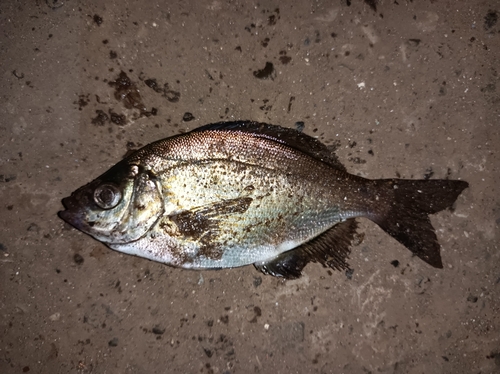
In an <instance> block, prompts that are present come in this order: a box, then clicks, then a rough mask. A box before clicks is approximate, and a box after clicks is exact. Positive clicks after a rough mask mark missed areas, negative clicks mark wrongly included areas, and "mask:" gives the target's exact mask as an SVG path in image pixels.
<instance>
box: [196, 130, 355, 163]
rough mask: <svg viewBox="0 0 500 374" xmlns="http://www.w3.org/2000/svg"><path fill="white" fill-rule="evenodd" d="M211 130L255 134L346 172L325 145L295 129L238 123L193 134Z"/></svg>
mask: <svg viewBox="0 0 500 374" xmlns="http://www.w3.org/2000/svg"><path fill="white" fill-rule="evenodd" d="M209 130H217V131H235V132H244V133H250V134H254V135H255V136H257V137H263V138H266V139H271V140H274V141H276V142H279V143H282V144H286V145H287V146H289V147H291V148H294V149H296V150H298V151H300V152H302V153H305V154H307V155H309V156H311V157H313V158H315V159H317V160H320V161H322V162H324V163H326V164H328V165H330V166H332V167H334V168H335V169H338V170H342V171H346V169H345V167H344V165H342V164H341V163H340V161H339V160H338V158H337V156H336V155H335V154H334V153H333V152H332V151H331V150H329V149H328V148H327V147H326V146H325V145H324V144H323V143H321V142H320V141H319V140H317V139H315V138H313V137H311V136H309V135H306V134H304V133H302V132H299V131H297V130H295V129H289V128H286V127H281V126H276V125H270V124H267V123H261V122H254V121H237V122H217V123H212V124H209V125H205V126H202V127H199V128H196V129H194V130H193V132H199V131H209Z"/></svg>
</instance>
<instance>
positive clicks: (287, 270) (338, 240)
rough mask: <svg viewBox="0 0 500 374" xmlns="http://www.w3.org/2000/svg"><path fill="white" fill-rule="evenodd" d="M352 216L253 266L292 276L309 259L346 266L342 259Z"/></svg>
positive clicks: (352, 226) (353, 230)
mask: <svg viewBox="0 0 500 374" xmlns="http://www.w3.org/2000/svg"><path fill="white" fill-rule="evenodd" d="M356 229H357V223H356V220H355V219H354V218H352V219H348V220H346V221H344V222H341V223H339V224H337V225H335V226H333V227H332V228H331V229H329V230H327V231H325V232H324V233H322V234H321V235H319V236H317V237H315V238H313V239H311V240H310V241H308V242H306V243H304V244H302V245H301V246H299V247H297V248H295V249H292V250H290V251H287V252H284V253H281V254H280V255H278V256H276V257H275V258H273V259H272V260H270V261H268V262H266V263H263V264H254V266H255V267H256V268H257V269H258V270H260V271H261V272H263V273H264V274H268V275H272V276H275V277H283V278H286V279H296V278H299V277H300V276H301V275H302V269H304V267H305V266H306V265H307V264H308V263H309V262H319V263H320V264H322V265H323V266H325V267H330V268H332V269H335V270H347V269H349V265H348V264H347V262H346V260H347V258H348V256H349V253H350V252H351V251H350V246H351V243H352V242H353V241H354V238H355V235H356Z"/></svg>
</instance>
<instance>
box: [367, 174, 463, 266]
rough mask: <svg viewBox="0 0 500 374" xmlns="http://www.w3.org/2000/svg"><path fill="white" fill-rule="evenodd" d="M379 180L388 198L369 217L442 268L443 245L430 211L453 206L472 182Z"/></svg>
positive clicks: (422, 257)
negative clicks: (439, 241)
mask: <svg viewBox="0 0 500 374" xmlns="http://www.w3.org/2000/svg"><path fill="white" fill-rule="evenodd" d="M376 183H377V184H379V187H380V188H382V191H383V190H385V191H384V192H385V193H384V192H382V191H381V190H379V191H380V192H381V194H380V195H381V197H382V199H383V200H385V201H384V202H383V206H384V209H380V210H381V211H382V212H383V213H377V212H375V214H373V215H372V216H371V217H370V218H371V219H372V220H373V221H374V222H375V223H377V224H378V225H379V226H380V227H381V228H382V229H383V230H384V231H385V232H386V233H388V234H389V235H391V236H392V237H393V238H394V239H396V240H397V241H399V242H400V243H401V244H403V245H404V246H405V247H406V248H408V249H409V250H410V251H412V252H413V254H414V255H416V256H418V257H420V258H421V259H422V260H424V261H425V262H427V263H428V264H429V265H431V266H433V267H435V268H440V269H441V268H442V267H443V263H442V261H441V254H440V245H439V243H438V241H437V237H436V233H435V232H434V228H433V227H432V224H431V221H430V219H429V214H434V213H437V212H439V211H441V210H444V209H447V208H450V207H451V206H452V205H453V203H454V202H455V200H456V199H457V198H458V196H459V195H460V193H461V192H462V191H463V190H464V189H465V188H467V186H468V185H469V184H468V183H467V182H465V181H459V180H402V179H384V180H378V181H376ZM383 197H386V198H383Z"/></svg>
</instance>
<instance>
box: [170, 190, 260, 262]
mask: <svg viewBox="0 0 500 374" xmlns="http://www.w3.org/2000/svg"><path fill="white" fill-rule="evenodd" d="M252 201H253V199H252V198H250V197H243V198H236V199H232V200H225V201H222V202H217V203H214V204H209V205H206V206H202V207H199V208H195V209H193V210H185V211H182V212H179V213H177V214H173V215H171V216H170V217H169V218H170V220H171V221H172V222H173V223H175V225H176V226H177V232H178V234H179V235H181V236H184V237H189V238H191V239H192V240H199V241H200V243H201V244H202V248H201V249H200V254H201V255H203V256H205V257H207V258H211V259H219V258H220V257H221V256H222V254H223V252H222V250H221V249H220V247H221V246H220V243H219V241H218V234H219V222H220V220H221V219H222V216H225V215H229V214H238V213H244V212H245V211H246V210H247V209H248V207H249V206H250V204H251V203H252ZM169 228H170V227H169ZM170 229H171V228H170Z"/></svg>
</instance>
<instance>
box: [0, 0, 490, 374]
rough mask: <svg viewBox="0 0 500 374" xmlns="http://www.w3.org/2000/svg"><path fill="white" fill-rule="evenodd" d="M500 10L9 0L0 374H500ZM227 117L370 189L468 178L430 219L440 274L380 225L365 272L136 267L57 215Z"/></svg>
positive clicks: (369, 233)
mask: <svg viewBox="0 0 500 374" xmlns="http://www.w3.org/2000/svg"><path fill="white" fill-rule="evenodd" d="M499 12H500V4H499V3H498V2H497V1H477V2H467V3H466V2H456V1H451V0H449V1H444V0H440V1H425V2H421V1H419V2H412V1H404V0H398V1H385V0H380V1H354V0H352V1H344V0H342V1H334V2H320V1H314V2H300V1H295V2H287V3H283V2H279V1H260V2H250V1H249V2H229V3H226V2H223V1H208V2H201V1H200V2H196V1H189V0H188V1H178V2H173V1H172V2H168V3H167V2H160V1H158V2H156V1H150V2H142V1H135V0H130V1H126V2H123V1H108V2H105V3H101V2H98V1H89V2H79V1H64V2H63V1H59V0H37V1H31V2H29V3H28V2H26V3H23V2H13V1H5V2H1V3H0V23H1V24H2V30H1V33H2V35H1V39H0V48H1V54H0V65H1V67H2V74H1V78H0V79H1V96H0V100H1V105H0V140H1V148H0V155H1V159H0V165H1V171H0V174H1V175H0V197H1V206H0V209H1V212H2V213H1V215H0V276H1V292H0V300H1V303H0V312H1V318H0V372H1V373H27V372H29V373H498V372H500V323H499V322H500V292H499V290H500V266H499V265H500V252H499V224H500V203H499V199H498V196H499V188H498V185H499V183H500V177H499V173H498V168H499V165H500V160H499V150H500V135H499V134H500V131H499V121H500V118H499V114H500V96H499V95H500V93H499V86H500V85H499V76H498V74H499V71H498V69H499V65H498V61H499V59H500V53H499V50H500V48H499V46H500V41H499V38H500V23H499V22H497V21H498V16H499ZM121 72H124V73H125V74H126V76H127V77H128V78H129V79H130V82H131V84H132V85H133V88H130V87H129V88H130V90H129V91H127V88H125V89H122V90H120V91H119V94H116V95H115V93H116V92H118V90H117V85H116V82H117V79H119V78H120V73H121ZM112 82H115V83H114V84H113V83H112ZM110 83H112V84H110ZM120 87H121V86H120ZM122 88H123V87H122ZM134 89H135V90H136V91H137V92H138V94H137V92H136V91H134ZM120 95H121V96H120ZM127 95H128V96H127ZM235 119H251V120H256V121H263V122H269V123H273V124H279V125H282V126H288V127H294V126H295V124H296V123H297V122H303V123H304V131H305V132H306V133H307V134H310V135H313V136H317V137H318V138H319V139H320V140H322V141H323V142H325V143H326V144H329V145H334V144H335V145H337V146H338V147H339V149H338V151H337V154H338V156H339V158H340V160H341V161H342V162H343V163H344V164H345V165H346V167H347V168H348V170H349V171H350V172H351V173H354V174H359V175H362V176H365V177H369V178H389V177H402V178H425V177H428V178H451V179H463V180H466V181H468V182H469V183H470V188H468V189H467V190H465V191H464V193H463V194H462V195H461V196H460V197H459V199H458V200H457V202H456V204H455V206H454V209H453V210H451V211H450V210H449V211H445V212H441V213H439V214H437V215H435V216H433V217H432V222H433V224H434V226H435V227H436V231H437V234H438V237H439V241H440V243H441V245H442V257H443V262H444V269H442V270H437V269H434V268H431V267H430V266H428V265H426V264H425V263H424V262H422V261H421V260H419V259H417V258H412V256H411V253H410V252H409V251H407V250H406V249H405V248H404V247H403V246H402V245H400V244H398V243H397V242H396V241H395V240H393V239H391V238H390V237H389V236H388V235H386V234H385V233H383V232H382V231H381V230H380V229H379V228H378V227H376V226H375V225H374V224H372V223H371V222H369V221H366V220H360V224H361V230H360V231H362V232H364V233H365V240H364V241H363V243H362V244H360V245H359V246H357V247H355V248H353V252H352V255H351V259H350V264H351V266H352V268H353V269H354V272H353V273H352V274H348V275H349V276H346V274H344V273H342V272H332V271H328V270H327V269H324V268H322V267H321V266H320V265H318V264H310V265H308V266H307V267H306V268H305V271H304V272H305V275H304V276H303V277H302V278H301V279H299V280H294V281H281V280H279V279H276V278H273V277H269V276H264V275H263V274H260V273H259V272H257V271H256V270H255V269H254V268H253V267H252V266H248V267H244V268H240V269H231V270H222V271H201V272H195V271H187V270H180V269H174V268H170V267H167V266H164V265H162V264H159V263H154V262H150V261H147V260H143V259H140V258H135V257H131V256H127V255H122V254H120V253H117V252H114V251H112V250H110V249H108V248H107V247H105V246H104V245H103V244H101V243H99V242H97V241H95V240H93V239H92V238H90V237H88V236H86V235H84V234H82V233H80V232H79V231H77V230H75V229H73V228H71V227H69V226H68V225H66V224H65V223H64V222H63V221H62V220H60V219H59V218H58V217H57V215H56V214H57V211H58V210H60V209H61V208H62V206H61V203H60V200H61V198H63V197H64V196H67V195H68V194H69V193H70V192H72V191H73V190H75V189H76V188H77V187H79V186H81V185H82V184H84V183H86V182H88V181H90V180H91V179H93V178H95V177H96V176H98V175H99V174H101V173H102V172H104V171H105V170H107V169H108V168H109V167H110V166H112V165H113V164H115V163H116V162H117V161H118V160H119V159H120V158H121V157H122V156H123V155H124V154H125V153H126V152H127V150H129V149H135V148H137V147H139V146H141V145H145V144H147V143H149V142H151V141H154V140H157V139H160V138H164V137H167V136H171V135H174V134H177V133H179V132H182V131H187V130H190V129H193V128H195V127H197V126H200V125H204V124H206V123H210V122H217V121H221V120H228V121H229V120H235ZM299 126H300V125H299Z"/></svg>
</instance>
